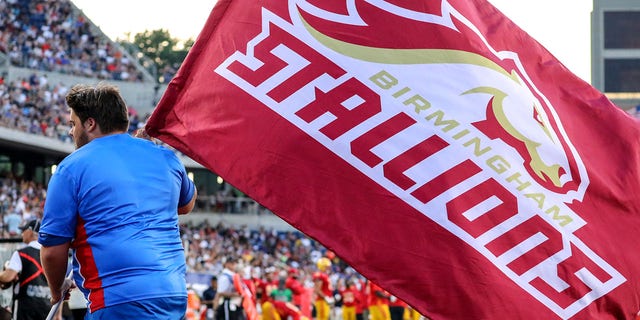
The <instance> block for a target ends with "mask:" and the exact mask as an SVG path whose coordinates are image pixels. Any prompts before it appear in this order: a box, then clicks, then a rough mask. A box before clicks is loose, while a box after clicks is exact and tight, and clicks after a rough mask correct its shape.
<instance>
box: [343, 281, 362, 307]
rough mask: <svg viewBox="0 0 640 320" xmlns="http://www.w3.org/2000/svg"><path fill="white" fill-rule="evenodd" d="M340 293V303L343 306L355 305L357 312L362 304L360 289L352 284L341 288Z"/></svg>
mask: <svg viewBox="0 0 640 320" xmlns="http://www.w3.org/2000/svg"><path fill="white" fill-rule="evenodd" d="M340 295H341V296H342V305H343V306H345V307H356V313H358V309H361V306H362V302H361V300H362V296H361V295H360V291H358V289H356V288H355V287H353V286H352V287H349V288H347V289H344V290H341V291H340Z"/></svg>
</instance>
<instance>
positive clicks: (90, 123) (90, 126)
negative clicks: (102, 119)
mask: <svg viewBox="0 0 640 320" xmlns="http://www.w3.org/2000/svg"><path fill="white" fill-rule="evenodd" d="M83 125H84V128H85V129H86V130H87V131H89V132H92V131H94V130H95V129H96V128H97V127H98V123H97V122H96V119H94V118H87V120H85V121H84V123H83Z"/></svg>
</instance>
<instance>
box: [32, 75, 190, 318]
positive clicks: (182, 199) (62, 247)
mask: <svg viewBox="0 0 640 320" xmlns="http://www.w3.org/2000/svg"><path fill="white" fill-rule="evenodd" d="M66 102H67V105H68V106H69V108H70V109H71V111H70V125H71V129H70V132H69V133H70V135H71V137H72V138H73V140H74V143H75V145H76V151H74V152H73V153H72V154H70V155H69V156H67V157H66V158H65V159H64V160H63V161H62V162H61V163H60V164H59V166H58V168H57V170H56V172H55V173H54V174H53V176H52V177H51V181H50V182H49V186H48V190H47V199H46V202H45V207H44V217H43V219H42V226H41V228H40V237H39V242H40V243H41V244H42V246H43V247H42V250H41V257H42V265H43V268H44V272H45V275H46V277H47V279H48V281H49V286H50V288H51V295H52V302H53V303H55V302H57V301H59V300H60V299H62V298H63V297H62V292H61V288H62V285H63V282H64V276H65V271H66V267H67V258H68V250H69V248H71V249H73V272H74V281H75V283H76V285H77V286H78V287H79V289H80V290H81V291H82V292H83V293H84V294H85V296H86V298H87V300H88V301H89V305H88V311H89V314H88V315H87V318H88V319H182V317H183V316H184V313H185V311H186V307H187V290H186V282H185V272H186V266H185V257H184V250H183V247H182V243H181V240H180V233H179V226H178V214H186V213H189V212H190V211H191V210H192V209H193V206H194V203H195V199H196V188H195V186H194V184H193V182H192V181H191V180H189V179H188V178H187V173H186V171H185V168H184V166H183V165H182V163H181V162H180V160H179V159H178V158H177V156H176V155H175V153H174V152H172V151H170V150H168V149H166V148H164V147H161V146H157V145H155V144H154V143H153V142H151V141H149V140H145V139H139V138H134V137H132V136H130V135H128V134H127V133H126V132H127V129H128V126H129V121H128V116H127V107H126V104H125V102H124V100H123V99H122V97H121V95H120V93H119V91H118V89H117V88H116V87H114V86H111V85H107V84H98V85H97V86H95V87H93V86H86V85H76V86H74V87H73V88H71V90H70V91H69V93H68V94H67V96H66Z"/></svg>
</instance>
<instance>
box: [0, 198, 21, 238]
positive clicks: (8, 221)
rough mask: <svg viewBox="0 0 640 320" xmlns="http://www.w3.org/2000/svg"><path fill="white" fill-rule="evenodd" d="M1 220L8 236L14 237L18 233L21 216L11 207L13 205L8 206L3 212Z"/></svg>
mask: <svg viewBox="0 0 640 320" xmlns="http://www.w3.org/2000/svg"><path fill="white" fill-rule="evenodd" d="M3 220H4V225H5V227H6V228H7V231H8V232H9V236H10V237H15V236H17V235H18V234H19V233H20V225H21V224H22V217H21V216H20V215H19V214H18V213H17V212H16V210H14V209H13V206H10V207H9V210H8V212H7V213H6V214H5V216H4V219H3Z"/></svg>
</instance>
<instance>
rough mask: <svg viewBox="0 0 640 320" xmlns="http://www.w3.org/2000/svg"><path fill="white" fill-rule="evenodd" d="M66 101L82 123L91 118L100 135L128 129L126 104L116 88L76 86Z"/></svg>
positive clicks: (101, 85)
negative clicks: (97, 126)
mask: <svg viewBox="0 0 640 320" xmlns="http://www.w3.org/2000/svg"><path fill="white" fill-rule="evenodd" d="M66 101H67V105H68V106H69V108H71V109H72V110H73V112H74V113H75V114H76V115H77V116H78V118H80V121H81V122H82V123H84V122H85V121H86V120H87V119H89V118H93V119H94V120H95V121H96V123H97V124H98V125H99V126H100V130H101V131H102V133H111V132H114V131H127V129H128V128H129V117H128V111H127V104H126V103H125V102H124V99H123V98H122V96H121V95H120V90H118V88H117V87H116V86H113V85H109V84H105V83H99V84H97V85H96V86H95V87H94V86H89V85H84V84H78V85H75V86H73V87H72V88H71V90H69V93H68V94H67V96H66Z"/></svg>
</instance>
